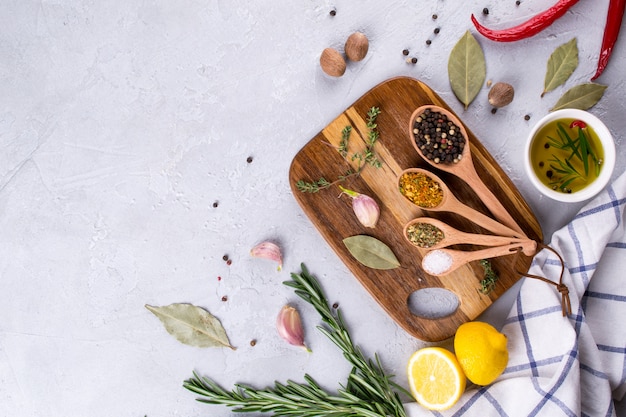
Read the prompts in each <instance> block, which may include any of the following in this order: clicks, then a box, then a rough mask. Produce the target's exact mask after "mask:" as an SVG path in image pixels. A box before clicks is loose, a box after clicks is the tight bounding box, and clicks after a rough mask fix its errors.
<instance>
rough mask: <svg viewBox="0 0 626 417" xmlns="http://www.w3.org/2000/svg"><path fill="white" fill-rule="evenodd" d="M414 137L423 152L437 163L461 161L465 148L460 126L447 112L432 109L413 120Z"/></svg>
mask: <svg viewBox="0 0 626 417" xmlns="http://www.w3.org/2000/svg"><path fill="white" fill-rule="evenodd" d="M413 137H414V139H415V143H416V144H417V146H418V148H419V149H420V150H421V151H422V154H423V155H424V156H425V157H426V158H428V159H429V160H431V161H433V162H434V163H436V164H439V163H444V164H451V163H457V162H459V160H460V159H461V157H462V154H463V149H464V148H465V138H464V137H463V135H462V134H461V129H460V127H459V126H457V125H456V124H455V123H454V122H452V121H451V120H448V117H447V116H446V115H445V114H443V113H439V112H437V111H433V110H431V109H426V110H424V112H423V113H422V114H420V115H418V116H417V117H416V118H415V120H414V121H413Z"/></svg>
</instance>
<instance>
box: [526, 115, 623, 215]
mask: <svg viewBox="0 0 626 417" xmlns="http://www.w3.org/2000/svg"><path fill="white" fill-rule="evenodd" d="M563 118H572V119H580V120H582V121H584V122H585V123H586V124H587V125H589V126H590V127H592V128H593V130H594V131H595V132H596V134H597V135H598V138H599V139H600V142H601V143H602V147H603V150H604V160H603V167H602V170H601V172H600V176H598V178H596V180H595V181H593V182H592V183H591V184H590V185H588V186H587V187H585V188H584V189H582V190H580V191H576V192H575V193H571V194H566V193H561V192H558V191H554V190H553V189H551V188H550V187H548V186H546V185H545V184H544V183H543V182H541V180H540V179H539V178H538V177H537V174H536V173H535V170H534V169H533V167H532V163H531V158H530V149H531V146H532V144H533V142H534V138H535V135H536V134H537V132H538V131H539V129H541V128H542V127H543V126H545V125H546V124H547V123H549V122H552V121H554V120H557V119H563ZM524 155H525V156H524V167H525V169H526V174H527V176H528V178H530V181H531V183H532V184H533V185H534V187H535V188H536V189H537V190H538V191H539V192H541V193H542V194H544V195H545V196H547V197H550V198H552V199H553V200H557V201H562V202H569V203H576V202H581V201H585V200H588V199H590V198H592V197H594V196H595V195H597V194H598V193H599V192H600V191H602V190H603V189H604V187H606V185H607V184H608V182H609V180H610V179H611V176H612V175H613V170H614V169H615V159H616V155H615V141H614V139H613V135H612V134H611V131H610V130H609V129H608V127H607V126H606V125H605V124H604V122H602V120H600V119H599V118H598V117H597V116H595V115H593V114H591V113H589V112H588V111H586V110H580V109H560V110H555V111H553V112H550V113H548V114H546V115H545V116H543V117H542V118H541V119H540V120H539V121H538V122H537V123H535V125H534V126H533V128H532V129H531V131H530V133H529V134H528V137H527V139H526V144H525V149H524Z"/></svg>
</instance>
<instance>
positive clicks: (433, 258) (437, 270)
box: [422, 239, 537, 276]
mask: <svg viewBox="0 0 626 417" xmlns="http://www.w3.org/2000/svg"><path fill="white" fill-rule="evenodd" d="M519 251H522V252H524V253H525V254H529V253H531V254H533V255H534V254H535V253H536V251H537V242H535V241H534V240H530V239H527V240H526V241H525V242H518V243H511V244H509V245H504V246H496V247H494V248H488V249H481V250H475V251H463V250H455V249H433V250H430V251H428V253H427V254H426V255H424V257H423V258H422V269H424V271H425V272H427V273H429V274H431V275H435V276H441V275H447V274H449V273H451V272H452V271H454V270H456V269H458V268H460V267H461V266H463V265H466V264H468V263H470V262H472V261H478V260H480V259H490V258H497V257H499V256H507V255H513V254H515V253H518V252H519ZM529 256H532V255H529Z"/></svg>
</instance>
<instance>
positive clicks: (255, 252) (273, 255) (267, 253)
mask: <svg viewBox="0 0 626 417" xmlns="http://www.w3.org/2000/svg"><path fill="white" fill-rule="evenodd" d="M250 255H252V256H253V257H255V258H262V259H269V260H270V261H275V262H278V270H279V271H280V270H281V269H283V255H282V253H281V251H280V248H279V247H278V245H277V244H275V243H272V242H261V243H259V244H258V245H256V246H255V247H253V248H252V249H251V250H250Z"/></svg>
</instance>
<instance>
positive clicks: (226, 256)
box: [222, 254, 228, 262]
mask: <svg viewBox="0 0 626 417" xmlns="http://www.w3.org/2000/svg"><path fill="white" fill-rule="evenodd" d="M222 259H223V260H224V262H226V261H227V260H228V254H226V255H224V256H222Z"/></svg>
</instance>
